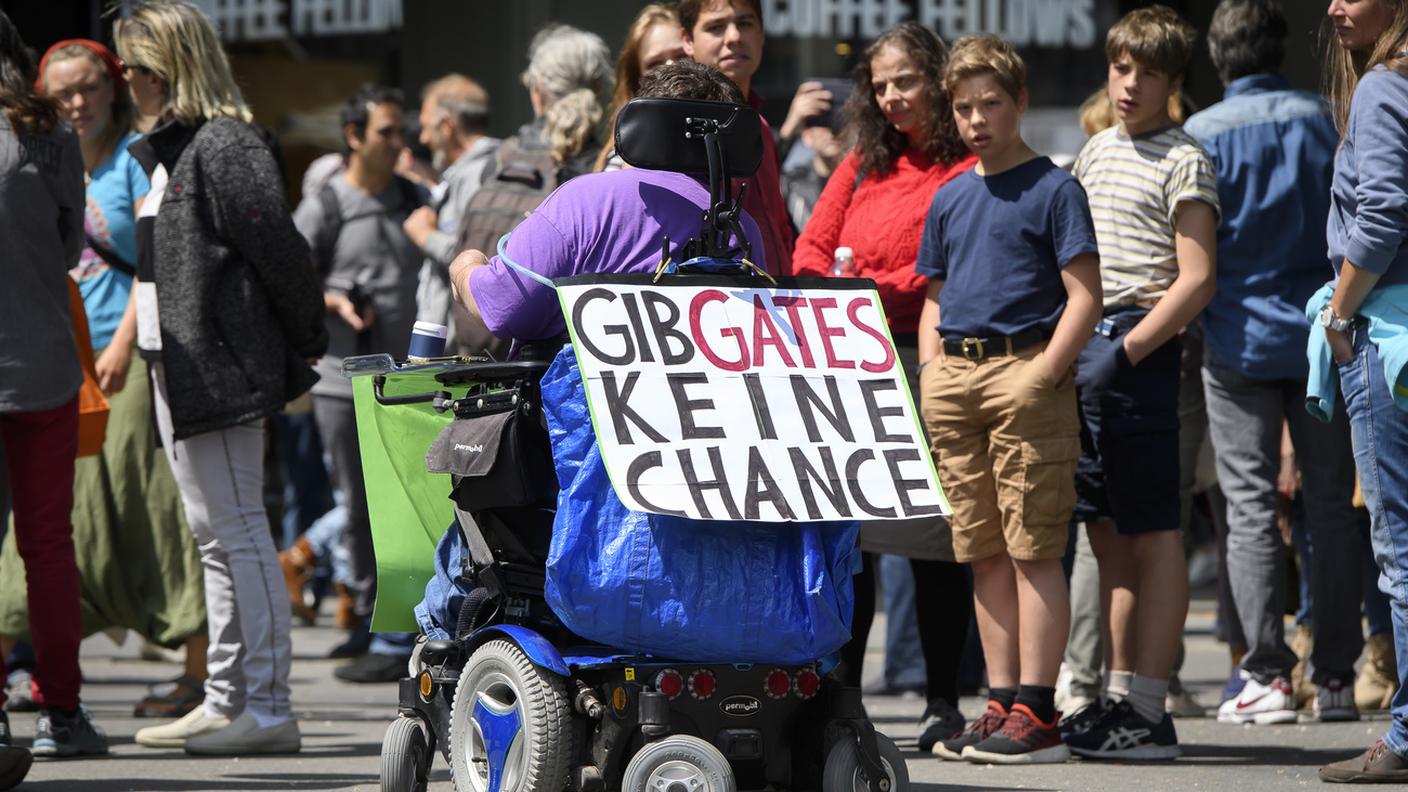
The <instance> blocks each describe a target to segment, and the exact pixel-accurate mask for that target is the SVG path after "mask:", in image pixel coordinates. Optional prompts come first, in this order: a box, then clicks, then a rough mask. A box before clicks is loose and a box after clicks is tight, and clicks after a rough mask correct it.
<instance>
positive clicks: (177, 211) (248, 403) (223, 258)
mask: <svg viewBox="0 0 1408 792" xmlns="http://www.w3.org/2000/svg"><path fill="white" fill-rule="evenodd" d="M129 150H130V151H131V152H132V154H133V156H135V157H137V159H138V161H140V162H141V163H142V164H143V165H144V166H145V167H146V168H147V170H148V172H151V171H152V170H154V169H155V168H156V165H157V164H158V163H160V164H162V165H164V166H165V167H166V171H167V173H168V174H169V181H168V182H167V185H166V190H165V192H164V193H163V194H162V199H161V206H160V211H159V212H158V213H157V216H156V218H155V221H154V222H153V223H152V224H151V227H150V243H149V244H148V245H146V247H147V249H148V251H149V255H143V254H142V251H141V250H139V255H138V258H139V262H138V277H139V278H142V277H143V275H144V273H143V270H144V269H145V270H148V272H147V273H146V278H144V279H148V278H149V279H152V280H153V281H154V282H155V283H156V291H157V304H158V306H159V321H160V325H161V345H162V351H161V361H162V364H163V366H164V367H165V369H166V384H167V401H168V403H169V404H170V407H171V420H172V425H173V430H174V431H173V434H174V436H175V437H176V438H177V439H182V438H186V437H191V436H192V435H198V434H201V433H203V432H210V431H215V430H219V429H226V428H229V427H231V426H235V425H237V424H241V423H244V422H246V421H250V420H252V419H255V418H260V417H264V416H267V415H271V414H273V413H276V412H278V411H279V410H280V409H282V408H283V406H284V404H285V403H286V402H287V401H289V400H290V399H292V398H294V397H295V396H298V395H299V394H301V393H303V392H305V391H307V390H308V389H309V388H310V387H311V386H312V385H313V383H314V382H316V381H317V379H318V375H317V374H315V373H314V372H313V370H312V369H311V368H310V367H309V366H308V363H307V360H308V359H309V358H316V357H319V356H321V355H322V354H323V352H324V351H326V349H327V340H328V339H327V332H326V330H325V329H324V313H325V308H324V307H323V299H322V292H321V290H320V288H319V285H318V279H317V276H316V274H315V273H314V271H313V265H312V260H311V258H310V256H309V252H308V244H307V243H306V242H305V241H304V240H303V235H302V234H299V233H298V229H296V228H294V226H293V220H292V219H291V217H290V216H289V209H288V203H287V201H286V200H285V198H284V190H283V181H282V178H281V176H280V174H279V170H278V166H277V165H276V164H275V160H274V156H273V154H272V153H271V152H270V150H269V146H268V144H266V143H265V142H264V140H263V139H262V138H261V137H260V135H259V133H258V132H257V131H256V130H255V129H254V128H253V127H251V126H250V125H248V124H245V123H242V122H240V121H238V120H235V119H231V118H218V119H213V120H210V121H207V122H206V123H204V124H202V125H201V126H200V127H199V128H194V129H193V128H191V127H188V126H185V125H182V124H180V123H177V122H169V123H167V124H164V125H162V126H160V127H158V128H157V129H155V130H153V131H152V133H151V134H149V135H148V136H147V137H145V138H143V139H142V140H140V141H138V142H136V143H134V144H133V145H132V146H131V147H130V148H129ZM143 237H144V233H143V229H142V228H141V227H140V225H139V228H138V240H139V242H142V241H143Z"/></svg>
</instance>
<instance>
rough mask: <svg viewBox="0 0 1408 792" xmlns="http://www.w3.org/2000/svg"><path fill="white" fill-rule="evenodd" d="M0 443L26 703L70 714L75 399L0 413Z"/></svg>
mask: <svg viewBox="0 0 1408 792" xmlns="http://www.w3.org/2000/svg"><path fill="white" fill-rule="evenodd" d="M0 439H3V441H4V444H5V458H6V461H7V462H8V463H9V468H10V502H11V503H12V504H13V507H14V515H15V522H14V525H15V541H16V542H17V544H18V549H19V554H20V558H21V559H23V560H24V569H25V579H26V581H27V582H28V587H29V632H30V641H31V643H33V645H34V659H35V670H34V700H35V703H37V704H38V705H39V706H41V707H44V708H46V709H60V710H69V709H73V708H74V707H77V706H78V689H79V686H80V685H81V676H80V673H79V670H78V644H79V642H80V641H81V640H82V639H83V617H82V611H81V609H80V607H79V602H78V564H77V563H76V562H75V561H74V555H73V519H72V512H73V463H74V459H75V458H76V456H77V454H78V400H77V398H75V399H74V400H73V401H70V402H69V403H68V404H65V405H63V406H62V407H56V408H54V409H52V410H40V411H38V412H17V413H0ZM4 679H5V658H4V657H3V656H0V682H3V680H4ZM3 687H4V686H3V684H0V704H3V703H4V701H5V692H4V689H3Z"/></svg>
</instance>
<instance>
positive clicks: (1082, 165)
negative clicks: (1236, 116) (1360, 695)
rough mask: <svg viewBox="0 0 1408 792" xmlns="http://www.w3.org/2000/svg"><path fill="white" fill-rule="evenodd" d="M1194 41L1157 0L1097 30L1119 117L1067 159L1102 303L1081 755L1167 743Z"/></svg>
mask: <svg viewBox="0 0 1408 792" xmlns="http://www.w3.org/2000/svg"><path fill="white" fill-rule="evenodd" d="M1193 39H1194V32H1193V29H1192V28H1191V27H1190V26H1189V25H1188V24H1187V23H1186V22H1184V21H1183V20H1182V19H1180V18H1179V17H1178V15H1177V14H1176V13H1174V12H1173V11H1172V10H1171V9H1169V8H1168V7H1166V6H1162V5H1154V6H1150V7H1147V8H1142V9H1139V10H1137V11H1133V12H1131V13H1129V14H1127V15H1125V16H1124V18H1122V19H1121V20H1120V21H1119V22H1117V23H1116V24H1115V26H1114V27H1112V28H1111V29H1110V32H1109V34H1108V36H1107V38H1106V42H1105V51H1106V55H1107V56H1108V58H1109V64H1110V65H1109V83H1108V93H1109V99H1110V102H1111V104H1112V105H1113V108H1114V111H1115V116H1116V118H1118V120H1119V123H1118V124H1117V125H1116V126H1114V127H1112V128H1110V129H1107V130H1105V131H1104V132H1101V133H1099V134H1097V135H1096V136H1095V137H1093V138H1091V139H1090V141H1089V142H1088V143H1087V144H1086V146H1085V148H1084V149H1083V150H1082V151H1081V153H1080V156H1079V157H1077V158H1076V162H1075V166H1074V168H1073V173H1074V175H1075V176H1076V178H1077V179H1079V180H1080V182H1081V185H1082V186H1084V187H1085V190H1086V193H1087V194H1088V195H1089V199H1090V210H1091V215H1092V217H1093V218H1094V221H1095V234H1096V239H1097V240H1098V243H1099V248H1100V269H1101V280H1102V284H1103V287H1104V302H1105V307H1104V316H1103V318H1102V319H1101V321H1100V324H1099V325H1098V326H1097V328H1096V332H1095V335H1094V336H1092V338H1091V340H1090V343H1089V344H1087V346H1086V347H1085V349H1084V350H1083V351H1082V352H1081V355H1080V358H1079V376H1078V378H1077V385H1078V387H1079V389H1080V405H1081V412H1082V418H1083V427H1082V438H1081V439H1082V454H1081V460H1080V463H1079V465H1078V466H1077V474H1076V490H1077V493H1078V502H1077V506H1076V518H1077V519H1081V520H1084V521H1085V523H1086V528H1087V530H1088V532H1089V536H1090V544H1091V547H1092V549H1093V550H1094V551H1095V556H1096V558H1097V560H1098V561H1099V564H1100V586H1101V604H1102V607H1103V608H1104V609H1105V611H1106V613H1105V616H1106V618H1105V619H1102V623H1103V624H1104V625H1105V626H1106V630H1107V632H1106V633H1105V636H1104V638H1105V664H1106V670H1107V674H1108V677H1107V690H1108V693H1107V697H1106V698H1105V699H1103V700H1101V701H1098V702H1097V703H1095V704H1092V705H1091V706H1090V707H1089V708H1087V709H1086V710H1083V711H1081V712H1079V713H1075V714H1073V715H1072V716H1071V717H1069V718H1068V719H1067V721H1066V722H1065V723H1063V732H1064V733H1065V737H1066V742H1067V744H1068V745H1069V746H1070V748H1071V751H1072V752H1074V753H1076V754H1079V755H1082V756H1086V757H1091V758H1111V759H1171V758H1173V757H1175V756H1177V755H1178V754H1179V748H1178V737H1177V735H1176V734H1175V733H1174V729H1173V722H1172V720H1171V719H1170V718H1169V716H1168V714H1167V713H1166V712H1165V711H1164V697H1165V695H1166V694H1167V692H1168V678H1169V674H1170V672H1171V670H1172V667H1173V662H1174V658H1175V655H1176V654H1177V652H1178V645H1179V639H1180V637H1181V636H1182V632H1183V624H1184V619H1185V617H1186V616H1187V612H1188V572H1187V568H1186V566H1185V564H1184V557H1183V539H1182V536H1181V535H1180V532H1179V516H1180V514H1179V445H1178V430H1179V422H1178V391H1179V376H1180V358H1181V354H1182V345H1181V342H1180V339H1179V335H1180V333H1182V332H1183V330H1184V328H1186V327H1187V326H1188V325H1189V323H1191V322H1193V321H1194V320H1195V319H1196V318H1197V316H1198V314H1199V313H1200V312H1201V311H1202V310H1203V308H1204V307H1206V306H1207V304H1208V302H1209V301H1210V300H1211V299H1212V295H1213V291H1214V288H1215V285H1214V283H1215V279H1214V270H1215V256H1216V249H1217V248H1216V244H1217V242H1216V233H1217V223H1218V212H1219V208H1218V197H1217V177H1216V170H1215V169H1214V166H1213V164H1212V161H1211V158H1210V157H1209V156H1208V155H1207V153H1206V152H1205V151H1204V150H1203V149H1202V148H1201V147H1200V146H1199V145H1198V143H1197V142H1196V141H1195V140H1194V139H1193V138H1192V137H1191V136H1190V135H1188V134H1187V133H1185V132H1184V131H1183V130H1182V128H1181V127H1179V126H1178V125H1176V124H1175V123H1174V122H1173V120H1172V119H1171V118H1169V115H1168V103H1169V97H1171V96H1174V95H1176V94H1177V92H1178V90H1179V88H1180V87H1181V85H1182V82H1183V72H1184V70H1185V69H1186V68H1187V65H1188V61H1189V58H1190V57H1191V55H1192V49H1193Z"/></svg>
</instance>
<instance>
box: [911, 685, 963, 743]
mask: <svg viewBox="0 0 1408 792" xmlns="http://www.w3.org/2000/svg"><path fill="white" fill-rule="evenodd" d="M963 723H964V721H963V713H961V712H959V711H958V710H956V709H954V708H953V705H951V704H949V703H948V700H947V699H941V698H936V699H934V700H933V701H930V702H929V706H928V707H925V708H924V716H923V717H921V718H920V719H919V750H921V751H923V752H924V753H930V752H932V751H933V750H934V744H935V743H937V742H938V741H940V740H949V739H952V738H954V737H957V736H958V735H960V734H962V733H963Z"/></svg>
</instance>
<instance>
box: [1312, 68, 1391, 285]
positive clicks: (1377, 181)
mask: <svg viewBox="0 0 1408 792" xmlns="http://www.w3.org/2000/svg"><path fill="white" fill-rule="evenodd" d="M1328 232H1329V243H1330V263H1331V264H1332V265H1333V266H1334V268H1335V272H1336V273H1338V272H1339V271H1340V264H1342V263H1343V262H1344V260H1345V259H1346V258H1348V259H1349V260H1350V261H1351V262H1353V263H1354V265H1355V266H1356V267H1359V268H1360V269H1364V270H1368V271H1369V272H1376V273H1378V274H1379V275H1381V276H1383V277H1382V278H1381V279H1380V280H1379V283H1378V288H1383V287H1385V286H1390V285H1394V284H1400V283H1408V76H1405V75H1402V74H1399V73H1397V72H1393V71H1389V70H1388V69H1386V68H1385V67H1383V66H1378V67H1375V68H1374V69H1373V70H1371V71H1370V72H1369V73H1368V74H1366V75H1364V76H1363V78H1361V79H1360V80H1359V85H1358V87H1356V88H1355V89H1354V102H1353V104H1352V105H1351V107H1350V112H1349V124H1348V125H1347V127H1346V128H1345V132H1344V143H1343V144H1342V145H1341V146H1340V150H1339V153H1338V154H1336V155H1335V181H1334V188H1333V194H1332V203H1331V207H1330V221H1329V228H1328Z"/></svg>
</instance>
